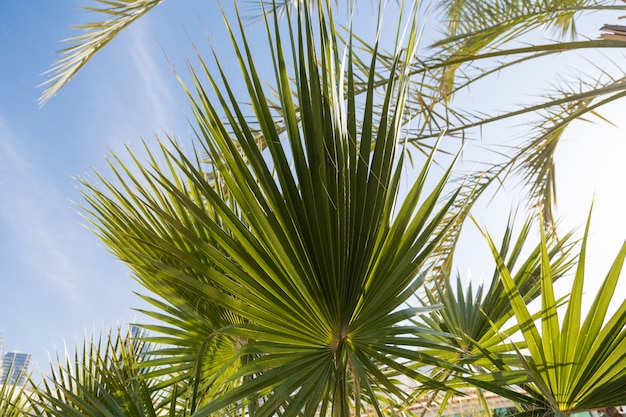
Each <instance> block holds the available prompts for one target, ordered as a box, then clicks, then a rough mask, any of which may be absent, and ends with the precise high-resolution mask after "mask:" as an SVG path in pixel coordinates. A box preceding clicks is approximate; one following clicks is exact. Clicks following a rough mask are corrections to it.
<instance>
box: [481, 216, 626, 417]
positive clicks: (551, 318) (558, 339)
mask: <svg viewBox="0 0 626 417" xmlns="http://www.w3.org/2000/svg"><path fill="white" fill-rule="evenodd" d="M588 231H589V223H587V230H586V233H585V237H584V239H583V243H582V249H581V256H580V259H579V263H578V266H577V270H576V275H575V277H574V283H573V285H572V289H571V293H570V298H569V303H568V304H567V308H566V310H565V316H564V318H563V320H562V321H559V317H558V313H557V301H556V299H555V296H554V287H553V285H554V284H553V281H552V275H553V272H554V271H553V270H552V269H551V267H550V265H549V262H548V256H549V255H548V249H547V245H546V240H545V235H544V234H543V233H542V244H541V252H542V258H543V259H542V271H541V292H542V302H541V320H540V323H541V329H540V328H539V326H538V325H537V324H536V323H535V322H534V320H533V319H532V318H531V313H530V312H529V310H528V307H527V305H526V303H525V302H524V300H523V299H522V297H521V295H520V294H519V292H518V291H517V288H516V287H515V284H514V282H513V280H512V278H511V275H510V273H509V270H508V268H507V267H506V266H505V265H504V264H503V261H502V258H500V257H499V256H498V254H497V251H496V249H495V246H494V245H493V242H491V240H489V242H490V245H491V247H492V251H493V253H494V257H495V258H496V261H497V262H498V265H499V271H500V276H501V278H502V281H503V283H504V285H505V286H506V289H507V293H508V297H509V300H510V302H511V306H512V308H513V310H514V312H515V316H516V318H517V321H518V322H519V323H522V324H523V325H522V326H521V330H522V334H523V336H524V341H525V346H526V347H527V349H528V358H525V357H524V356H523V355H522V354H521V353H520V354H519V358H520V363H521V365H522V369H523V370H524V371H525V372H526V373H527V375H528V377H529V380H530V381H531V384H529V385H527V386H526V389H527V391H528V393H529V395H528V396H524V398H520V397H519V392H517V390H516V389H515V387H510V384H507V387H502V386H500V387H499V388H498V390H499V393H500V394H501V395H504V396H509V395H515V396H516V398H517V399H518V400H519V401H520V402H532V403H542V404H543V405H542V407H544V408H545V409H546V411H548V412H552V413H555V414H559V415H560V414H571V413H576V412H582V411H589V410H593V409H598V408H605V407H609V406H619V404H621V403H622V402H623V400H624V397H623V396H624V387H625V386H626V346H625V344H624V342H625V341H626V301H621V302H620V303H618V304H617V309H616V311H615V312H614V313H613V314H612V315H609V316H607V313H608V311H609V304H610V302H611V298H612V295H613V294H614V291H615V288H616V286H617V283H618V280H619V276H620V273H621V271H622V266H623V262H624V258H626V244H625V245H624V246H622V248H621V250H620V251H619V253H618V254H617V257H616V258H615V261H614V263H613V266H612V267H611V269H610V270H609V272H608V274H607V276H606V278H605V279H604V280H603V282H602V284H601V286H600V288H599V291H598V294H597V296H596V298H595V300H594V301H593V303H592V304H591V306H590V308H589V312H590V314H588V315H587V317H586V319H584V320H583V319H582V317H583V310H582V309H583V305H582V298H583V297H582V296H583V287H584V285H583V284H584V275H585V252H586V243H587V235H588ZM514 391H516V392H515V393H514Z"/></svg>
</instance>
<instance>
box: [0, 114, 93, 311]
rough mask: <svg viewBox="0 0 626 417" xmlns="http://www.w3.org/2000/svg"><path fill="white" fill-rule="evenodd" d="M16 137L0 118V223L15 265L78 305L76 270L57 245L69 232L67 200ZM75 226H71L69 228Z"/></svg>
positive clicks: (79, 298) (0, 117)
mask: <svg viewBox="0 0 626 417" xmlns="http://www.w3.org/2000/svg"><path fill="white" fill-rule="evenodd" d="M19 143H20V141H19V137H18V136H17V135H16V134H14V133H13V132H12V131H11V128H10V126H9V125H8V124H7V122H6V121H5V120H4V119H3V118H2V116H1V115H0V195H1V196H2V198H1V199H0V223H2V226H3V228H4V229H5V230H7V231H8V232H9V235H8V236H3V240H5V241H9V242H10V243H11V245H12V246H13V248H14V249H13V250H14V253H15V254H17V256H18V257H19V260H18V261H19V263H20V264H21V265H25V266H27V268H28V269H30V270H31V271H30V272H31V273H33V274H36V276H37V277H39V278H41V279H44V280H46V281H47V282H49V283H50V284H51V285H54V286H55V287H56V288H58V289H59V292H60V293H62V294H64V296H66V297H67V298H68V300H67V301H71V302H75V303H79V302H80V300H81V297H80V294H79V291H78V290H77V288H76V286H75V282H74V281H75V278H76V276H77V274H76V271H75V269H74V267H73V265H72V262H71V259H70V257H69V256H68V254H67V253H64V252H63V249H62V245H60V244H59V242H58V240H59V237H61V236H63V237H66V234H65V231H66V230H67V229H71V228H69V227H67V226H68V223H69V222H70V220H69V216H68V214H69V213H68V212H69V210H66V212H63V210H62V209H61V207H67V205H68V204H67V200H66V199H64V198H63V197H61V195H60V192H59V191H58V189H57V188H56V187H55V186H54V184H52V183H50V182H49V181H47V180H46V175H45V173H44V172H41V170H40V169H39V168H38V167H37V166H36V165H35V164H34V163H33V162H32V158H28V157H27V156H26V155H25V153H24V152H23V151H22V150H21V149H20V146H19ZM72 226H75V225H72Z"/></svg>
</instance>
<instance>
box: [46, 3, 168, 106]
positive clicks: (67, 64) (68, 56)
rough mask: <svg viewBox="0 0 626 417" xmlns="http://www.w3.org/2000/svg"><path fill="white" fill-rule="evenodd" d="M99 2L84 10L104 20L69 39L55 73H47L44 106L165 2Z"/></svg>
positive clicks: (57, 62)
mask: <svg viewBox="0 0 626 417" xmlns="http://www.w3.org/2000/svg"><path fill="white" fill-rule="evenodd" d="M95 1H96V2H97V3H99V6H97V7H82V9H83V10H85V11H89V12H95V13H98V14H99V15H100V16H102V17H103V18H104V20H102V21H94V22H91V23H85V24H82V25H77V26H74V27H73V29H75V30H80V31H82V32H83V33H81V34H79V35H76V36H72V37H70V38H67V39H65V40H64V41H63V42H64V43H66V44H68V46H67V47H66V48H64V49H62V50H60V51H57V54H59V55H60V58H59V59H57V60H56V61H55V62H54V63H53V64H52V68H51V69H49V70H48V71H46V72H44V75H45V76H48V79H47V80H46V81H44V82H43V83H41V84H40V85H39V87H46V88H45V90H44V91H43V92H42V93H41V95H40V97H39V99H38V103H39V105H40V106H43V105H44V104H45V103H46V102H48V100H50V99H51V98H52V97H54V96H55V95H57V94H58V93H59V92H60V91H61V90H62V89H63V88H64V87H65V86H66V85H67V84H68V83H69V82H70V81H71V79H72V78H73V77H74V76H75V75H76V74H77V73H78V72H79V71H80V70H81V68H83V66H85V64H87V62H89V61H90V60H91V59H92V58H93V57H94V56H95V55H96V53H98V51H100V49H102V48H103V47H104V46H105V45H107V44H108V43H109V42H111V41H112V40H113V39H114V38H115V37H116V36H117V35H118V34H119V33H120V32H122V31H123V30H124V29H126V28H127V27H128V26H130V25H131V24H132V23H133V22H135V21H137V19H139V18H140V17H142V16H143V15H145V14H146V13H148V12H149V11H150V10H152V9H153V8H154V7H156V6H157V5H159V3H161V2H163V0H114V1H111V0H95Z"/></svg>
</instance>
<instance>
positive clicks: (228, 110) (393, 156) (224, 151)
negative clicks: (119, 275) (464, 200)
mask: <svg viewBox="0 0 626 417" xmlns="http://www.w3.org/2000/svg"><path fill="white" fill-rule="evenodd" d="M322 6H323V5H321V4H320V9H319V10H318V11H317V13H311V12H310V11H309V10H308V9H307V8H306V6H305V5H303V6H302V7H301V8H300V9H298V13H297V18H296V19H295V20H294V21H290V22H289V24H288V30H285V29H281V25H280V24H279V23H278V22H277V21H274V22H268V25H267V28H268V38H269V39H270V40H271V43H270V47H271V56H272V62H273V63H274V69H275V88H274V91H276V92H277V93H278V100H268V98H267V97H266V94H267V92H266V89H265V88H264V87H263V85H262V83H261V81H260V79H259V75H258V73H257V69H256V61H255V57H254V54H253V52H252V51H251V50H250V47H249V45H248V42H247V39H246V37H245V31H244V29H243V24H242V23H241V21H239V22H238V23H239V27H240V33H241V40H237V39H236V36H235V33H234V31H230V34H231V36H232V39H233V45H234V48H235V53H236V56H237V57H238V60H239V63H240V67H241V72H242V75H243V85H244V86H245V88H246V91H247V97H246V99H245V101H247V102H249V103H250V108H248V107H242V106H240V105H239V104H238V103H239V102H240V100H239V99H238V97H237V96H236V93H235V91H234V89H233V84H232V83H233V81H232V79H231V78H230V76H229V75H227V74H225V73H224V72H223V71H222V70H221V68H220V67H219V64H218V65H217V69H216V71H209V70H208V69H207V68H208V65H205V63H204V61H203V60H201V67H202V68H203V71H202V72H197V71H195V70H192V77H193V80H194V88H193V89H191V90H190V92H189V94H190V100H191V103H192V106H193V110H194V115H195V123H196V127H195V129H196V133H197V137H198V141H197V144H196V145H197V146H199V147H202V152H203V153H206V154H207V155H209V161H210V162H208V163H206V162H205V159H204V157H202V156H201V155H199V154H198V153H196V154H186V153H185V152H183V150H182V149H181V148H180V147H178V146H176V145H175V144H171V145H169V146H168V147H166V146H162V147H161V152H160V153H159V154H158V155H157V154H156V153H153V152H149V155H150V161H151V163H150V165H147V164H145V163H142V162H140V161H139V160H138V159H135V163H136V164H135V166H133V167H131V166H127V165H125V164H124V163H122V161H121V160H117V161H116V162H115V163H114V164H112V167H113V169H114V172H115V173H116V176H117V180H116V182H115V183H113V182H108V181H106V180H104V179H103V178H101V180H102V183H101V186H102V184H103V187H104V189H105V191H102V190H100V189H99V187H97V186H95V185H93V184H89V183H85V187H86V188H85V198H86V200H87V202H88V203H89V205H90V206H91V208H90V209H89V216H90V217H91V218H92V220H93V222H94V224H95V225H96V227H97V231H98V234H99V235H100V236H101V238H102V239H103V241H104V242H105V243H106V245H107V246H108V247H109V248H110V249H111V250H112V251H113V253H115V254H116V255H117V256H118V257H119V258H120V259H122V260H123V261H124V262H126V263H127V264H128V265H129V267H130V268H131V269H132V270H133V272H134V274H135V275H136V277H137V279H138V280H139V282H141V283H142V284H143V285H144V286H145V287H146V288H148V289H149V290H150V291H151V292H153V293H155V294H156V295H157V296H159V297H160V298H162V299H164V300H165V303H164V304H161V303H159V302H158V301H155V300H153V305H155V306H156V307H157V308H158V310H161V311H163V313H158V312H156V313H154V314H153V316H155V317H158V318H162V319H164V320H165V322H166V323H167V324H168V325H166V326H161V327H160V328H157V327H153V328H152V329H153V330H157V331H159V332H161V333H162V334H163V340H164V341H165V340H168V341H169V343H170V344H172V345H173V346H174V347H172V348H171V349H168V350H167V351H162V352H161V353H166V354H167V356H168V357H169V358H174V359H171V360H170V359H164V360H163V361H160V362H158V363H160V364H162V365H164V366H165V367H172V368H174V369H177V370H180V369H182V368H181V367H180V366H179V367H175V366H174V365H175V361H176V360H177V359H176V358H177V357H178V358H179V359H180V362H181V363H182V362H184V361H183V360H182V358H184V357H188V353H189V352H191V351H192V350H193V349H190V348H189V346H191V345H192V344H193V343H195V345H196V346H198V345H202V346H203V349H202V351H203V352H204V353H202V354H198V355H197V356H196V358H197V359H196V361H195V363H194V366H195V368H194V369H195V372H196V374H195V375H200V376H201V377H202V378H201V379H202V380H201V381H200V380H198V381H199V382H198V384H200V386H201V387H202V390H201V391H202V392H204V393H206V394H207V395H206V397H205V398H203V399H202V401H201V402H199V403H198V404H196V406H197V407H194V408H193V409H192V410H191V411H192V412H193V413H194V414H193V415H194V416H207V415H210V414H212V413H214V412H220V411H224V410H231V412H232V413H234V412H235V410H234V409H233V407H239V411H240V412H241V413H244V414H245V413H254V414H255V415H259V416H265V415H272V414H274V413H276V412H279V413H280V414H282V415H285V416H289V415H329V414H332V415H336V416H348V415H351V414H353V413H356V414H360V413H361V412H362V411H364V410H365V409H366V408H367V409H369V410H371V411H373V412H374V413H376V414H378V415H382V414H383V413H384V411H383V410H384V408H385V407H393V404H394V403H395V402H397V401H400V400H402V398H404V397H405V392H404V391H403V389H402V388H401V386H399V385H398V383H399V381H398V377H399V376H400V375H404V376H408V377H409V378H410V379H412V380H414V381H415V383H417V384H423V385H426V386H430V385H432V386H434V387H437V388H438V389H446V387H445V386H444V385H442V384H440V383H438V382H437V381H434V380H431V379H430V378H428V377H427V376H425V375H423V374H421V373H420V372H417V371H415V370H414V369H415V367H414V364H415V363H417V362H419V363H422V364H429V365H430V366H441V367H454V365H453V364H451V363H448V362H447V361H445V360H441V359H439V358H438V357H437V356H435V355H429V354H426V353H424V352H423V349H425V348H431V349H435V348H437V349H441V350H444V351H445V350H447V349H454V348H453V347H450V346H448V345H446V344H445V343H441V342H440V341H436V340H433V338H430V337H429V338H427V337H424V335H425V334H427V333H430V332H431V330H429V329H427V328H425V327H423V326H419V325H411V324H409V323H408V322H407V320H408V319H410V318H411V317H413V316H415V315H416V314H418V313H420V312H424V311H427V310H429V309H430V308H431V307H424V308H419V307H417V308H416V307H408V308H407V307H403V305H404V302H405V301H406V300H407V299H408V298H409V297H411V295H412V294H413V292H414V291H415V290H416V288H418V287H419V286H420V285H421V284H422V277H421V272H422V268H423V266H424V262H425V260H426V259H427V257H428V256H429V254H430V252H431V251H432V250H433V248H434V247H436V245H437V242H438V240H439V239H440V238H441V236H442V235H440V234H437V233H435V232H434V231H435V230H436V229H437V228H438V227H440V226H441V222H442V219H443V218H444V217H445V214H446V213H447V210H448V208H449V205H450V204H451V202H452V201H454V195H453V196H452V197H451V198H450V199H448V200H447V201H444V203H443V205H440V204H441V202H440V201H439V200H440V197H441V193H442V191H443V189H444V186H445V185H446V184H447V180H448V178H449V175H450V170H448V171H447V172H446V173H445V175H444V176H443V177H442V178H441V179H440V180H438V181H437V182H436V184H435V185H434V188H431V190H430V191H428V192H427V191H426V189H425V187H426V183H427V181H426V180H427V175H428V171H429V167H430V164H431V163H432V158H433V154H432V153H431V155H430V156H429V158H428V160H427V161H426V162H425V165H424V167H423V169H422V171H421V173H420V174H419V175H418V176H417V178H416V181H415V184H414V185H413V186H412V187H411V189H410V190H409V191H408V193H407V195H406V198H405V199H404V200H401V199H399V197H398V193H399V184H400V178H401V173H402V169H403V161H404V158H403V147H402V145H401V143H402V142H403V141H404V139H405V137H404V135H405V131H404V129H403V123H404V122H405V120H406V119H405V117H404V116H405V100H406V95H407V92H408V88H409V86H410V82H409V78H408V70H409V68H410V60H411V59H412V56H413V53H412V51H413V50H414V49H415V46H416V41H417V36H416V34H417V32H416V30H417V29H416V25H415V22H414V21H413V22H412V24H411V26H410V27H411V29H410V30H409V35H408V37H407V39H406V43H405V44H402V45H398V47H397V51H398V52H397V55H396V57H395V64H394V65H393V66H392V72H393V76H391V77H389V81H388V83H387V84H386V85H384V86H383V87H381V88H376V87H375V86H374V81H375V79H374V77H375V75H374V71H371V72H369V73H366V74H361V76H364V77H366V78H367V79H369V82H368V83H369V85H370V87H369V88H368V91H367V92H366V94H364V95H363V96H362V101H361V102H358V101H359V100H360V99H359V97H357V96H356V95H355V91H354V81H355V78H356V74H355V66H354V64H353V62H352V60H353V57H354V55H353V52H352V50H351V42H347V47H346V48H347V49H346V50H345V51H344V54H342V51H341V50H340V46H341V45H340V44H339V43H338V41H337V33H336V29H335V24H334V22H333V20H332V12H331V8H330V6H329V5H325V6H324V7H322ZM313 16H317V18H314V17H313ZM316 19H317V21H316ZM284 45H287V47H285V46H284ZM369 60H370V63H371V64H370V67H372V68H373V67H374V66H375V65H377V62H378V55H377V53H376V52H374V53H373V54H372V55H371V56H370V58H369ZM216 62H219V61H217V60H216ZM292 66H293V68H294V69H293V71H290V70H289V68H291V67H292ZM201 77H206V78H207V79H208V82H209V84H210V85H211V86H212V92H209V91H208V90H207V89H206V88H205V82H203V81H201ZM210 97H214V98H210ZM379 97H380V98H381V100H382V103H383V104H382V105H381V106H380V107H379V109H380V110H381V111H382V114H380V113H378V112H375V111H374V106H375V102H376V101H377V100H378V98H379ZM277 103H278V105H279V106H280V111H279V112H275V111H274V107H273V106H274V105H276V104H277ZM277 116H278V117H281V118H282V120H284V125H285V129H284V131H282V132H284V133H281V130H279V129H277V127H276V124H275V119H274V117H277ZM224 120H225V122H224ZM259 134H261V135H262V136H263V138H264V143H265V144H266V146H267V148H266V149H265V150H264V151H262V150H260V149H259V146H258V135H259ZM209 173H211V174H212V175H213V179H214V180H215V181H211V180H209V179H208V175H207V174H209ZM217 184H219V185H220V186H219V187H218V186H217ZM225 193H227V194H225ZM444 230H445V227H444ZM191 322H198V324H197V325H194V326H189V325H188V323H191ZM192 328H193V329H196V328H197V329H199V330H198V331H196V332H194V331H191V329H192ZM194 339H196V341H195V342H192V341H193V340H194ZM205 341H206V343H205ZM220 341H221V342H220ZM214 342H215V343H218V342H220V343H222V345H223V346H226V348H225V349H221V348H220V347H219V346H218V345H214V344H213V343H214ZM158 354H159V352H158V351H157V352H155V355H158ZM198 369H202V370H201V371H199V372H198ZM185 372H191V371H190V370H189V369H186V370H185ZM188 375H189V374H188ZM220 387H222V388H220ZM223 387H227V388H228V389H224V388H223Z"/></svg>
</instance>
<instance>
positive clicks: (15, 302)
mask: <svg viewBox="0 0 626 417" xmlns="http://www.w3.org/2000/svg"><path fill="white" fill-rule="evenodd" d="M78 3H81V2H79V1H78V0H54V1H50V0H0V56H1V57H2V58H1V60H0V263H1V265H2V269H1V270H0V338H1V339H3V340H4V346H3V347H4V350H5V351H7V350H20V351H23V352H28V353H31V354H33V356H34V359H35V360H36V361H37V362H38V365H39V366H40V367H41V368H44V369H45V368H46V367H47V362H48V359H47V358H48V353H51V354H52V355H54V354H55V351H57V350H59V351H62V349H63V348H64V347H63V346H64V342H67V344H68V345H69V347H70V349H72V348H73V345H74V343H75V341H77V340H78V341H80V340H82V337H83V336H84V334H91V333H92V332H93V331H96V332H99V331H100V330H101V329H106V328H107V327H110V326H115V325H116V324H117V323H128V322H129V321H131V320H133V318H134V317H135V314H134V313H133V312H132V310H131V308H132V307H138V306H140V305H141V304H140V301H139V299H138V298H137V297H136V296H134V295H133V294H132V291H140V292H141V289H140V288H139V286H138V285H137V284H136V283H134V281H133V280H132V279H131V278H130V277H129V276H128V272H127V270H126V269H125V267H124V266H123V265H122V264H121V263H119V262H118V261H116V260H115V259H114V258H113V257H112V256H111V255H110V254H108V253H107V251H106V250H105V249H104V248H102V247H101V246H100V245H99V242H98V240H97V239H96V238H95V237H94V236H93V235H92V234H91V233H90V232H89V231H88V230H87V229H86V227H85V225H84V221H83V219H81V217H80V215H79V214H78V213H77V209H76V205H75V203H73V202H78V203H80V195H79V192H78V191H77V190H76V186H77V182H76V180H75V177H77V176H85V175H87V176H89V175H90V174H89V173H90V170H91V168H95V169H97V170H99V171H101V172H105V173H106V172H107V171H106V162H105V155H107V154H108V153H109V150H113V151H119V150H121V149H123V147H124V146H129V147H131V148H133V149H140V147H141V146H142V145H141V142H142V140H146V141H148V142H150V141H151V140H153V137H154V135H155V134H161V133H162V132H166V133H174V134H175V135H176V136H177V137H178V138H180V139H182V140H185V139H187V138H189V137H191V132H190V129H189V127H188V125H187V121H186V117H187V116H188V115H189V112H188V111H187V105H186V100H185V98H184V95H183V93H182V91H181V89H180V88H179V86H178V84H177V81H176V79H175V77H174V76H173V74H172V72H171V71H170V69H169V67H168V63H167V59H166V58H165V56H164V53H163V51H165V53H166V54H167V56H168V57H169V58H170V59H172V60H173V61H174V63H175V65H176V66H177V68H178V69H179V70H180V71H185V68H184V57H185V56H187V57H189V56H192V54H193V51H192V48H191V46H190V43H189V41H188V37H189V38H191V39H194V41H196V42H198V44H199V45H202V46H201V47H204V48H206V46H205V45H206V42H205V41H204V39H205V33H206V34H207V35H208V36H209V37H210V38H211V39H212V40H213V43H214V46H215V47H216V49H217V52H218V54H219V53H222V52H223V51H224V50H227V49H228V42H227V41H226V40H225V39H224V35H223V32H222V28H223V27H222V21H221V17H220V16H219V14H218V9H217V8H216V7H214V3H213V2H206V1H201V0H184V1H167V2H164V3H163V4H162V5H161V6H159V7H157V8H156V9H155V10H154V11H153V12H152V13H150V14H148V15H147V16H146V17H145V18H143V19H142V20H140V21H139V22H138V23H137V24H135V25H134V26H133V27H132V28H131V29H130V30H129V31H126V32H125V33H123V34H122V35H120V37H119V38H117V39H116V40H115V41H114V42H112V43H111V44H110V45H108V47H106V48H105V49H104V50H103V51H102V52H101V53H100V54H99V55H97V56H96V58H95V59H94V60H92V61H91V62H90V63H89V64H88V65H87V66H86V67H85V68H84V69H83V70H82V71H81V73H80V74H79V75H78V76H77V77H76V78H75V79H74V80H73V81H72V82H71V83H70V84H69V85H68V86H67V88H66V89H65V90H63V91H62V92H61V94H59V95H58V96H56V97H54V98H53V99H52V100H51V101H50V102H49V103H47V104H46V105H45V106H44V107H43V108H39V107H38V105H37V98H38V96H39V94H40V93H41V91H42V89H41V88H36V86H37V85H38V84H40V83H41V82H43V81H44V80H45V77H43V76H42V75H41V74H42V73H43V72H44V71H46V70H47V69H48V68H49V67H50V64H51V62H52V60H53V58H54V56H53V55H52V52H54V51H56V50H58V49H60V47H61V46H62V45H61V44H60V43H59V41H60V40H61V39H64V38H67V37H68V36H71V35H72V34H73V33H72V32H71V31H70V30H68V27H69V26H71V25H73V24H77V23H80V22H84V21H86V20H89V19H90V17H89V16H88V15H87V14H85V13H83V12H81V11H80V10H77V9H76V8H74V6H76V5H77V4H78ZM599 22H600V21H596V22H594V23H593V25H597V26H590V28H591V29H589V31H590V34H591V36H597V34H598V33H599V32H598V31H597V29H596V27H599ZM255 30H256V29H255ZM258 30H262V28H258ZM622 59H623V57H622ZM224 64H225V65H226V69H227V70H228V69H229V68H232V69H235V70H236V67H235V64H234V63H229V62H228V61H224ZM521 101H523V97H521V98H520V99H517V100H514V102H515V103H519V102H521ZM622 105H623V104H622ZM606 112H607V115H608V116H609V117H610V118H611V117H612V120H613V121H614V122H616V123H618V126H617V127H601V126H600V125H591V124H585V123H580V124H577V125H576V126H575V128H574V129H573V130H572V131H571V132H570V133H568V135H567V140H566V141H565V142H564V144H563V146H562V147H561V149H560V150H559V153H558V155H557V163H558V164H559V169H560V172H559V186H560V188H559V213H558V214H559V215H560V216H561V217H563V224H564V225H565V226H566V228H568V227H575V226H579V225H582V224H583V223H584V221H585V220H586V216H587V212H588V209H589V206H590V204H591V200H592V198H593V196H595V200H596V208H595V215H594V223H593V224H594V229H593V236H592V242H591V245H592V247H591V250H590V257H591V259H590V263H591V266H590V268H593V271H594V275H596V276H598V277H600V275H599V274H603V273H604V271H606V269H607V268H608V265H607V262H609V261H610V260H611V258H612V256H614V254H615V253H616V251H617V249H618V246H619V245H620V244H621V243H622V241H623V240H624V237H626V219H624V218H623V217H624V216H623V214H622V212H623V207H624V203H625V202H626V201H625V200H626V198H625V197H624V195H625V193H624V192H623V191H624V188H625V187H624V184H625V182H624V178H626V164H624V163H623V156H624V155H626V145H625V142H626V140H625V139H626V137H625V136H626V135H625V134H624V132H625V131H624V128H623V126H619V123H621V120H620V119H623V111H620V107H619V106H614V107H613V108H610V109H607V111H606ZM512 200H515V199H514V198H513V199H512ZM508 213H509V200H508V199H507V200H506V201H505V202H504V203H502V202H500V203H498V204H496V203H493V202H491V204H490V205H489V207H486V208H485V210H484V211H483V212H481V213H479V214H478V216H477V217H478V220H479V222H484V223H486V224H487V225H488V226H489V224H488V223H489V222H491V223H493V224H495V225H496V226H497V225H498V223H499V226H502V225H503V224H504V222H505V221H506V216H507V215H508ZM469 236H470V237H468V238H466V240H468V239H475V238H476V237H475V235H471V234H469ZM475 259H476V254H475V253H473V252H472V251H466V252H465V253H462V254H460V255H459V269H460V270H464V269H466V268H467V267H470V266H471V267H472V268H473V269H478V272H476V273H480V266H478V267H476V266H475V265H473V260H475ZM595 271H599V272H598V274H596V272H595ZM602 276H603V275H602ZM591 285H593V283H592V284H591ZM624 286H625V284H624V280H622V282H621V287H620V291H622V292H624ZM622 298H623V296H622Z"/></svg>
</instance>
